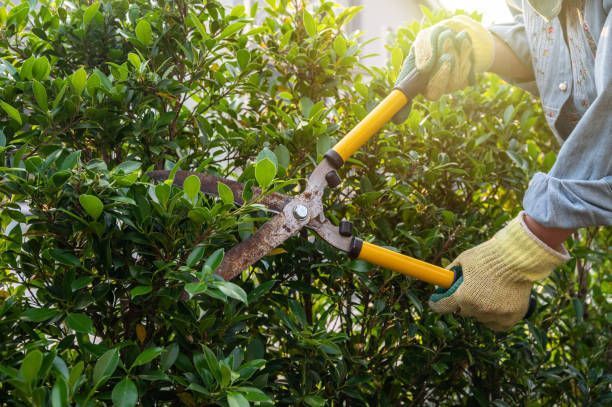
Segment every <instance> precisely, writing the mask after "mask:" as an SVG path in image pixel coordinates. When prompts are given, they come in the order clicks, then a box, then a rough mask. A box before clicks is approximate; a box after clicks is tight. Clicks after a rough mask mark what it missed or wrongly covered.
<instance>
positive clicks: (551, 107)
mask: <svg viewBox="0 0 612 407" xmlns="http://www.w3.org/2000/svg"><path fill="white" fill-rule="evenodd" d="M531 1H537V0H531ZM510 3H511V4H510V6H511V8H512V10H513V13H514V14H515V21H514V22H513V23H508V24H498V25H494V26H492V27H490V31H491V32H492V33H493V34H494V35H496V36H497V37H499V38H500V39H501V40H503V41H504V42H505V43H506V44H508V46H509V47H510V48H511V49H512V50H513V51H514V53H515V54H516V55H517V56H518V58H519V59H520V60H521V61H522V62H523V63H524V64H525V66H528V67H530V68H531V69H532V70H533V73H534V77H535V85H536V86H537V91H536V92H537V93H538V94H539V95H540V98H541V101H542V107H543V110H544V114H545V116H546V120H547V122H548V124H549V126H550V128H551V129H552V131H553V133H554V134H555V136H556V137H557V139H558V140H559V142H560V143H561V149H560V151H559V154H558V156H557V160H556V162H555V164H554V166H553V168H552V169H551V170H550V172H549V173H548V174H544V173H537V174H535V175H534V177H533V178H532V179H531V181H530V183H529V187H528V189H527V192H526V193H525V197H524V199H523V207H524V208H525V211H526V212H527V213H528V214H529V215H530V216H531V217H533V218H534V219H535V220H536V221H538V223H540V224H542V225H544V226H548V227H558V228H568V229H571V228H579V227H584V226H594V225H612V38H611V36H612V15H611V13H610V9H611V8H612V0H564V3H563V9H562V11H561V13H559V14H558V15H556V16H554V17H553V18H551V19H550V20H546V19H545V18H544V17H542V16H541V15H540V14H538V12H536V10H535V9H534V8H533V7H531V5H530V3H529V1H527V0H522V1H520V0H516V1H514V2H510ZM564 31H565V32H564ZM521 85H522V86H523V87H525V88H530V84H519V86H521ZM531 89H532V88H531Z"/></svg>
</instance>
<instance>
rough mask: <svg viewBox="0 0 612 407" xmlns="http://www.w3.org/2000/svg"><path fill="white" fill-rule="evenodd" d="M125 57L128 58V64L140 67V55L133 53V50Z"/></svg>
mask: <svg viewBox="0 0 612 407" xmlns="http://www.w3.org/2000/svg"><path fill="white" fill-rule="evenodd" d="M127 58H128V61H130V64H132V66H133V67H134V68H136V69H140V65H141V64H142V62H141V61H140V57H139V56H138V54H134V53H133V52H130V53H129V54H128V56H127Z"/></svg>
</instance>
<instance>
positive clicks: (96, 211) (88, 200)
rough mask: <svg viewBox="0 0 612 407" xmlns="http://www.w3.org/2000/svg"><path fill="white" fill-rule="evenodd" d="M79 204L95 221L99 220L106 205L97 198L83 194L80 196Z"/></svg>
mask: <svg viewBox="0 0 612 407" xmlns="http://www.w3.org/2000/svg"><path fill="white" fill-rule="evenodd" d="M79 203H80V204H81V206H82V207H83V209H84V210H85V212H87V214H88V215H89V216H91V217H92V218H93V220H97V219H98V218H99V217H100V215H102V211H104V204H103V203H102V201H101V200H100V198H98V197H97V196H93V195H87V194H83V195H81V196H79Z"/></svg>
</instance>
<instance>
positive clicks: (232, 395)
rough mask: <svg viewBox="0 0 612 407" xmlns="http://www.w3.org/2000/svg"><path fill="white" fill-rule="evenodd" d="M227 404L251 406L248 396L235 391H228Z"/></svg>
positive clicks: (239, 406)
mask: <svg viewBox="0 0 612 407" xmlns="http://www.w3.org/2000/svg"><path fill="white" fill-rule="evenodd" d="M227 404H229V407H249V406H250V404H249V402H248V400H247V399H246V398H244V396H243V395H242V394H241V393H237V392H234V391H228V392H227Z"/></svg>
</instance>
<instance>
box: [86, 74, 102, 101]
mask: <svg viewBox="0 0 612 407" xmlns="http://www.w3.org/2000/svg"><path fill="white" fill-rule="evenodd" d="M100 84H101V81H100V77H99V76H98V74H97V73H96V72H94V73H93V74H92V75H89V78H87V85H86V86H85V88H86V89H87V93H89V95H90V96H93V95H94V94H95V93H96V89H98V88H100Z"/></svg>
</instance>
